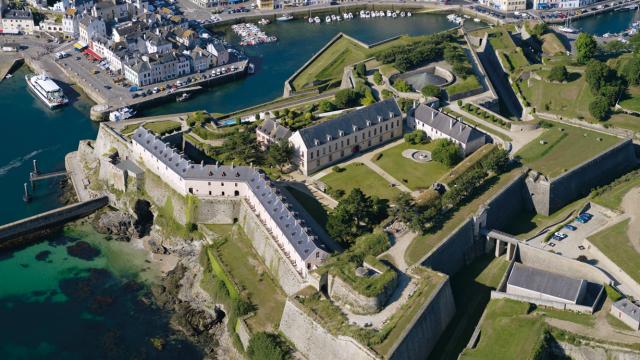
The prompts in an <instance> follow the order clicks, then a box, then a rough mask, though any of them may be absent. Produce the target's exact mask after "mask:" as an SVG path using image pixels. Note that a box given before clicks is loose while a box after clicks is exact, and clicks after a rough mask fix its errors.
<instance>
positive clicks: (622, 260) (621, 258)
mask: <svg viewBox="0 0 640 360" xmlns="http://www.w3.org/2000/svg"><path fill="white" fill-rule="evenodd" d="M628 226H629V220H628V219H627V220H624V221H621V222H619V223H617V224H615V225H613V226H610V227H608V228H606V229H604V230H602V231H600V232H598V233H597V234H595V235H592V236H591V237H589V241H591V243H592V244H593V245H595V246H596V247H597V248H598V249H600V251H602V253H603V254H605V255H606V256H607V257H608V258H609V259H610V260H611V261H613V262H614V263H615V264H616V265H618V266H620V268H622V270H624V272H626V273H627V274H628V275H629V276H631V277H632V278H633V279H634V280H635V281H637V282H640V261H638V257H640V254H638V252H637V251H636V249H635V248H634V247H633V245H632V244H631V242H630V241H629V237H628V236H627V227H628Z"/></svg>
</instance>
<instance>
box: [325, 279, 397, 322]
mask: <svg viewBox="0 0 640 360" xmlns="http://www.w3.org/2000/svg"><path fill="white" fill-rule="evenodd" d="M354 271H355V269H354ZM397 285H398V281H397V278H396V281H394V282H392V283H391V284H389V286H387V287H386V288H385V291H383V292H382V293H380V294H379V295H378V296H364V295H362V294H360V293H358V292H357V291H356V290H354V289H353V288H352V287H351V285H349V284H348V283H346V282H345V281H344V280H342V279H341V278H340V277H339V276H333V275H329V277H328V290H329V297H330V298H331V299H332V300H333V301H334V302H336V303H337V304H339V305H340V306H344V307H346V308H347V309H349V310H350V311H352V312H354V313H356V314H373V313H377V312H379V311H380V310H382V309H383V308H384V305H385V304H386V303H387V300H388V299H389V297H390V296H391V295H392V294H393V292H394V291H395V289H396V287H397Z"/></svg>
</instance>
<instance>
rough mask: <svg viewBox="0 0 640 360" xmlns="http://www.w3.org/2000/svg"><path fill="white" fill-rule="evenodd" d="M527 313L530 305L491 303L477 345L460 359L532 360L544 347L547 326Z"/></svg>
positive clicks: (503, 301) (536, 316)
mask: <svg viewBox="0 0 640 360" xmlns="http://www.w3.org/2000/svg"><path fill="white" fill-rule="evenodd" d="M528 311H529V304H528V303H523V302H517V301H513V300H508V299H502V300H491V301H490V302H489V305H488V306H487V310H486V313H485V317H484V320H483V322H482V325H481V336H480V341H479V342H478V345H477V346H476V348H475V349H465V350H464V352H463V353H462V356H461V357H460V359H464V360H469V359H477V360H480V359H513V358H514V356H515V357H517V358H520V359H531V358H532V357H533V355H534V354H535V353H536V351H537V350H538V348H540V347H541V346H542V345H543V341H544V333H545V328H546V325H545V322H544V319H543V318H542V317H541V316H538V315H529V314H528Z"/></svg>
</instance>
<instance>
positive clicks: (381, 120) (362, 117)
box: [289, 99, 402, 175]
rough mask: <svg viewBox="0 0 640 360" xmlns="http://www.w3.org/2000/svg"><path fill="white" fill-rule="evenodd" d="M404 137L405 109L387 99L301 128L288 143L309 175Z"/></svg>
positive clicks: (296, 160)
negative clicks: (401, 109) (403, 118)
mask: <svg viewBox="0 0 640 360" xmlns="http://www.w3.org/2000/svg"><path fill="white" fill-rule="evenodd" d="M401 136H402V112H401V111H400V108H399V107H398V104H397V103H396V101H395V100H394V99H387V100H384V101H381V102H378V103H375V104H373V105H369V106H367V107H364V108H362V109H358V110H354V111H350V112H347V113H344V114H342V115H340V116H338V117H336V118H334V119H331V120H327V121H324V122H321V123H319V124H317V125H313V126H309V127H306V128H303V129H300V130H298V131H296V132H295V133H293V135H291V137H290V138H289V142H290V143H291V145H292V147H293V160H294V162H295V163H296V164H297V165H298V169H299V170H300V171H301V172H302V173H303V174H305V175H309V174H312V173H314V172H316V171H318V170H320V169H322V168H325V167H327V166H330V165H332V164H335V163H337V162H340V161H342V160H343V159H344V158H346V157H349V156H351V155H353V154H355V153H358V152H360V151H363V150H367V149H369V148H372V147H375V146H378V145H380V144H384V143H386V142H389V141H391V140H393V139H397V138H399V137H401Z"/></svg>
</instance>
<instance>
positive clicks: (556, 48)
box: [542, 32, 567, 55]
mask: <svg viewBox="0 0 640 360" xmlns="http://www.w3.org/2000/svg"><path fill="white" fill-rule="evenodd" d="M542 51H543V52H544V53H545V55H555V54H557V53H562V54H564V53H565V52H566V51H567V49H566V48H565V47H564V45H563V44H562V41H560V39H559V38H558V36H557V35H556V34H555V33H553V32H550V33H547V34H544V35H542Z"/></svg>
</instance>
